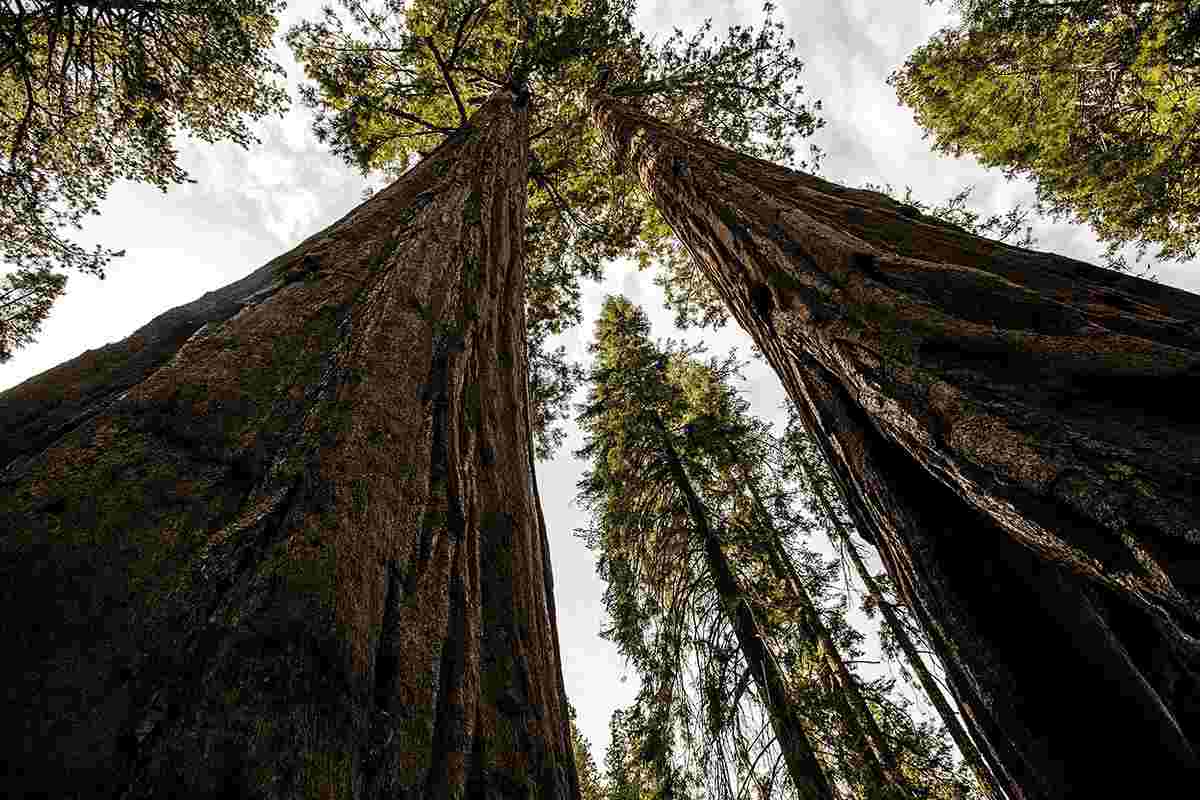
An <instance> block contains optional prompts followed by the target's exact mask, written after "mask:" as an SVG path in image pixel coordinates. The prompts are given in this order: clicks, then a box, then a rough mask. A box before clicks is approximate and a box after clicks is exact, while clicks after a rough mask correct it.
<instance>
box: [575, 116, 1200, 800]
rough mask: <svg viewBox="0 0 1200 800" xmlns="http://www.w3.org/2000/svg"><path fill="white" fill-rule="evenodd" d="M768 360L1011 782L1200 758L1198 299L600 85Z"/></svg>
mask: <svg viewBox="0 0 1200 800" xmlns="http://www.w3.org/2000/svg"><path fill="white" fill-rule="evenodd" d="M592 112H593V118H594V121H595V123H596V124H597V125H598V127H599V128H600V129H601V130H602V131H603V133H604V134H605V136H606V137H607V139H608V141H609V143H610V144H611V145H612V147H613V150H614V154H615V157H616V161H617V167H618V168H619V169H623V168H626V167H628V168H630V169H633V170H635V171H636V173H637V174H638V176H639V178H640V180H641V183H642V185H643V187H644V188H645V190H646V191H647V192H648V193H649V194H650V195H651V196H652V198H653V200H654V202H655V204H656V205H657V207H658V208H659V210H660V211H661V212H662V214H663V216H664V217H665V218H666V220H667V221H668V222H669V223H670V225H671V226H672V228H673V229H674V231H675V233H676V234H677V235H678V236H679V238H680V239H681V240H682V241H683V242H684V244H685V245H686V246H687V247H688V248H689V250H690V252H691V254H692V256H693V257H694V258H695V260H696V262H697V263H698V265H699V266H700V268H701V269H702V270H704V272H705V274H706V275H707V276H708V278H709V279H710V280H711V281H712V283H713V285H714V286H715V287H716V289H717V291H718V292H719V293H720V294H721V296H722V298H723V299H724V301H725V303H726V304H727V305H728V307H729V309H730V310H731V312H732V313H733V315H734V316H735V317H736V318H737V320H738V321H739V323H740V324H741V325H742V327H743V328H744V329H745V330H746V331H747V332H749V333H750V335H751V336H752V337H753V338H754V340H755V342H756V343H757V344H758V346H759V347H760V348H761V349H762V351H763V353H764V354H765V355H766V357H767V359H768V361H769V362H770V363H771V365H772V367H773V368H774V369H775V371H776V372H777V374H778V375H779V377H780V378H781V380H782V381H783V384H784V386H785V388H786V390H787V392H788V394H789V395H790V397H791V399H792V401H793V402H794V403H795V404H796V406H797V409H798V411H799V413H800V415H801V417H802V419H803V420H804V422H805V424H806V426H807V427H808V430H809V431H810V432H811V433H813V434H814V436H815V438H816V439H817V441H818V443H819V445H820V446H821V449H822V451H823V453H824V455H825V457H826V458H827V459H828V460H829V462H830V465H831V467H832V470H833V473H834V476H835V478H836V480H837V482H838V484H839V486H840V489H841V491H842V492H843V493H844V495H845V497H846V499H847V504H848V508H849V509H850V511H851V514H852V515H853V518H854V521H855V523H856V525H857V526H858V527H859V530H861V531H862V532H863V533H864V535H866V536H868V537H869V538H870V539H872V540H873V541H874V543H875V544H876V546H877V547H878V548H879V552H880V555H881V557H882V559H883V562H884V565H885V567H886V569H887V570H888V573H889V575H890V576H891V577H892V579H893V580H894V581H895V584H896V586H897V588H898V591H899V592H900V593H901V596H902V599H903V600H904V602H905V603H906V604H908V605H909V607H910V608H912V609H913V612H914V613H915V615H916V616H917V618H918V619H919V621H920V623H921V624H922V626H923V628H924V629H925V630H926V632H927V633H928V636H929V639H930V641H931V642H932V643H933V645H934V647H935V648H936V650H937V652H938V655H939V657H940V658H941V659H942V661H943V662H944V663H945V665H946V668H947V673H948V677H949V680H950V684H951V686H952V688H953V692H954V695H955V698H956V700H957V701H958V702H959V703H960V705H961V707H962V708H963V711H964V714H965V718H966V720H967V723H968V725H969V726H970V727H971V729H972V734H973V735H974V736H975V738H976V740H977V741H979V742H981V743H982V744H983V746H984V747H983V749H984V755H985V757H986V758H987V759H988V762H989V764H990V765H991V766H992V768H993V771H994V772H995V774H996V775H997V778H998V779H999V781H1000V782H1001V784H1002V785H1003V787H1004V789H1005V790H1006V791H1007V792H1008V793H1009V795H1010V796H1011V797H1012V798H1014V799H1016V798H1060V797H1100V796H1118V795H1122V794H1125V795H1129V796H1136V795H1138V794H1142V793H1144V790H1145V787H1146V784H1147V783H1154V784H1155V785H1164V786H1169V785H1174V782H1175V781H1176V780H1178V781H1183V782H1184V783H1181V784H1180V785H1188V783H1187V782H1189V781H1190V782H1193V783H1194V781H1195V780H1196V778H1197V773H1198V772H1200V770H1198V767H1197V755H1196V753H1197V748H1198V747H1200V703H1198V702H1197V698H1198V697H1200V646H1198V642H1197V637H1198V636H1200V611H1198V603H1197V601H1198V594H1200V424H1198V423H1197V421H1196V417H1195V414H1194V411H1193V408H1192V406H1193V404H1194V402H1195V397H1196V395H1197V393H1198V392H1200V328H1198V320H1200V297H1198V296H1196V295H1193V294H1189V293H1187V292H1183V291H1180V290H1177V289H1172V288H1170V287H1167V286H1162V285H1158V284H1154V283H1151V282H1148V281H1144V280H1140V279H1137V278H1133V277H1129V276H1124V275H1119V274H1116V273H1113V272H1109V271H1105V270H1102V269H1099V268H1097V267H1093V266H1091V265H1088V264H1084V263H1081V262H1078V261H1074V260H1072V259H1068V258H1062V257H1059V256H1055V255H1051V254H1046V253H1036V252H1032V251H1029V250H1023V249H1020V248H1015V247H1009V246H1006V245H1003V244H1000V243H997V242H994V241H990V240H986V239H981V238H978V237H974V236H971V235H969V234H967V233H965V232H964V231H962V230H961V229H959V228H956V227H954V226H951V225H946V224H942V223H938V222H936V221H934V220H932V219H929V218H925V217H922V216H921V215H920V214H918V213H917V212H916V211H915V209H910V208H907V207H905V206H902V205H901V204H898V203H896V202H894V201H891V200H889V199H888V198H886V197H884V196H883V195H880V194H877V193H874V192H869V191H860V190H852V189H846V188H843V187H840V186H836V185H834V184H830V183H828V182H826V181H822V180H819V179H817V178H815V177H812V176H809V175H805V174H802V173H798V172H794V171H791V170H788V169H785V168H782V167H779V166H776V165H773V164H769V163H766V162H763V161H759V160H757V159H753V158H748V157H744V156H740V155H738V154H737V153H734V152H732V151H730V150H728V149H725V148H722V147H718V146H714V145H712V144H710V143H706V142H704V141H701V140H698V139H696V138H693V137H688V136H685V135H681V134H680V133H679V132H677V131H675V130H672V129H671V128H670V127H668V126H666V125H663V124H662V123H659V122H657V121H656V120H653V119H651V118H649V117H647V116H645V115H644V114H642V113H640V112H638V111H636V110H635V109H632V108H630V107H629V106H626V105H623V104H621V103H618V102H615V101H613V100H612V99H611V98H606V97H600V96H597V97H593V98H592Z"/></svg>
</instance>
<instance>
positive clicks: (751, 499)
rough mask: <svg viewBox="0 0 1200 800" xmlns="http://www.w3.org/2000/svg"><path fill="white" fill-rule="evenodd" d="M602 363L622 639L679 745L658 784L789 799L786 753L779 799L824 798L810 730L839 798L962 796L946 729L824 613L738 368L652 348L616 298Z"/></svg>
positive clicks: (591, 499)
mask: <svg viewBox="0 0 1200 800" xmlns="http://www.w3.org/2000/svg"><path fill="white" fill-rule="evenodd" d="M592 351H593V352H594V353H595V354H596V357H597V359H596V363H595V365H594V367H593V369H592V372H591V377H592V379H593V387H592V390H591V393H590V394H589V398H588V404H587V405H586V406H585V407H584V410H583V413H582V414H581V417H580V424H581V426H582V427H583V429H584V430H585V432H586V434H587V440H586V446H585V448H584V450H583V451H581V453H582V454H585V455H587V456H588V457H589V458H590V459H591V469H590V470H589V472H588V473H587V474H586V476H585V478H584V480H583V481H582V482H581V484H580V487H581V490H582V492H581V498H582V500H583V502H584V504H585V505H586V506H587V507H588V508H589V509H590V510H592V511H593V512H594V513H595V517H594V524H593V525H592V527H591V528H589V529H588V531H587V534H588V542H589V545H590V546H592V547H593V548H594V549H595V550H596V552H597V554H598V556H599V567H600V570H601V574H602V576H603V577H604V578H605V580H606V581H607V584H608V585H607V589H606V592H605V602H606V605H607V607H608V609H609V613H610V618H611V619H612V625H611V627H610V628H609V629H608V630H607V631H606V635H608V636H610V637H611V638H612V639H613V640H614V641H615V642H616V643H617V644H618V646H619V647H620V648H621V650H622V652H623V653H624V654H625V655H626V656H627V657H628V658H629V660H630V663H631V664H632V665H633V666H634V667H635V669H636V670H637V671H638V673H639V675H640V676H641V678H642V682H643V683H642V692H641V693H640V694H639V696H638V701H637V704H636V705H635V706H634V707H633V708H632V709H631V710H630V711H631V713H635V715H636V718H637V719H640V720H647V721H650V722H653V721H655V720H662V722H661V723H660V724H659V725H658V726H657V728H655V727H654V726H653V725H652V726H651V728H652V729H653V730H656V731H657V732H656V733H655V736H656V737H657V739H658V740H659V741H661V742H666V743H669V742H671V741H676V740H677V741H678V742H679V743H680V751H681V752H679V753H677V754H676V755H677V756H678V758H676V759H672V758H671V757H670V754H669V753H668V754H667V756H668V757H667V759H666V764H665V765H664V768H663V769H661V770H658V772H659V773H660V774H663V775H674V774H676V773H679V771H680V759H682V763H691V764H694V765H695V769H693V770H691V772H694V773H695V774H697V775H698V776H700V778H701V781H702V783H707V786H708V788H709V791H710V794H711V793H717V794H718V795H719V794H721V793H723V792H726V791H735V789H734V787H732V786H728V785H726V781H727V780H728V776H730V775H735V776H736V777H737V780H738V787H737V789H736V791H744V790H745V789H746V788H747V787H755V786H757V787H759V788H761V787H763V786H775V785H776V780H775V777H774V773H775V771H776V769H777V768H778V766H777V765H776V762H777V760H778V759H779V758H780V756H781V755H782V756H783V762H782V763H786V765H787V771H786V773H785V774H790V775H791V776H792V778H791V780H790V781H787V780H785V781H783V782H782V784H780V785H778V786H777V788H778V790H779V791H785V790H786V791H787V792H791V791H795V792H796V794H797V795H799V796H801V797H803V796H811V794H806V792H807V793H811V792H813V791H814V787H813V786H812V784H809V785H805V783H804V781H803V775H802V777H801V780H797V779H796V778H795V775H796V772H797V770H796V767H797V763H796V759H797V754H796V753H791V754H789V753H788V752H787V749H786V748H787V747H789V746H792V747H794V746H795V745H794V744H791V743H789V742H788V739H787V737H789V736H796V735H800V736H803V737H804V739H806V740H808V741H810V742H811V743H812V744H811V745H810V746H811V748H812V750H813V753H814V756H815V759H816V765H817V767H818V768H819V769H820V770H821V772H822V774H825V775H827V776H828V782H829V783H830V785H831V786H834V787H839V786H840V787H850V788H851V790H852V792H853V793H855V794H857V795H861V796H863V797H915V796H919V795H924V794H926V793H934V794H930V795H928V796H934V795H935V794H936V796H939V797H940V796H943V795H942V794H938V793H939V792H942V793H944V792H946V791H949V790H950V789H951V788H952V787H953V786H954V785H957V783H956V781H955V779H954V777H953V774H952V773H953V769H952V766H951V764H950V761H949V760H948V753H949V751H948V749H947V747H946V745H945V743H944V742H943V741H942V740H941V737H940V734H939V733H938V732H937V731H936V730H933V729H923V728H922V727H921V726H920V725H918V724H916V723H914V722H913V721H911V719H910V718H909V715H908V714H907V712H906V711H905V710H904V709H903V708H902V707H901V705H900V704H898V703H897V702H895V701H894V700H893V699H891V697H890V696H889V688H888V687H887V686H886V685H885V684H882V683H872V682H864V681H862V680H861V679H860V678H858V677H857V676H856V675H855V674H854V673H853V671H852V669H851V668H850V665H849V660H850V659H854V658H857V657H859V656H860V655H861V654H860V652H859V650H858V642H859V641H861V639H862V636H861V635H860V634H858V633H857V632H856V631H854V630H853V629H852V628H851V627H850V626H849V625H848V624H847V622H846V621H845V619H844V617H842V615H841V613H840V612H839V611H837V610H836V609H832V608H829V607H825V606H823V605H822V604H821V599H822V598H824V597H825V596H826V594H827V592H829V591H830V587H831V580H832V577H833V572H832V571H831V570H830V567H829V566H828V565H827V564H825V563H824V562H823V560H822V559H821V558H820V557H819V556H817V555H816V554H815V553H813V552H811V551H809V550H808V549H806V548H805V547H804V546H803V544H802V542H800V541H799V540H798V538H796V537H795V536H791V535H788V534H791V533H797V532H806V531H808V530H810V529H811V524H810V523H808V522H807V521H806V520H805V519H804V518H803V516H801V515H799V514H798V513H797V512H796V511H795V510H794V509H793V506H794V501H795V495H796V492H795V488H794V487H793V486H789V485H788V483H787V482H786V481H785V480H783V476H784V474H785V470H784V467H785V463H784V451H783V449H782V447H781V444H780V442H778V441H777V440H776V439H775V438H774V437H773V436H772V435H771V433H770V429H769V426H767V425H765V424H764V423H762V422H760V421H758V420H756V419H754V418H753V417H752V416H750V415H749V413H748V406H747V404H746V402H745V401H744V400H742V399H741V398H740V397H738V396H737V393H736V392H735V391H734V390H733V389H732V387H731V386H730V384H729V380H730V379H731V377H732V376H733V374H734V370H735V368H736V362H733V361H731V360H725V361H709V362H708V363H704V362H701V361H698V360H696V359H695V358H693V351H689V350H687V349H679V348H677V347H675V346H672V345H670V344H668V345H666V346H663V345H659V344H654V343H652V342H651V341H650V340H649V338H648V327H647V324H646V320H645V317H644V315H643V314H642V312H641V311H640V309H638V308H637V307H636V306H632V305H631V304H630V303H629V302H628V301H627V300H625V299H624V298H617V297H610V298H609V299H608V301H606V303H605V305H604V307H603V310H602V311H601V317H600V320H599V322H598V323H597V330H596V340H595V342H594V344H593V346H592ZM789 723H794V724H796V725H797V729H795V730H793V729H791V728H789V727H788V725H789ZM648 738H649V737H648ZM772 742H774V744H772ZM780 748H782V750H781V749H780ZM666 749H668V748H666V747H657V748H653V754H654V756H655V758H656V759H657V758H658V757H659V755H660V753H661V752H662V751H663V750H666ZM647 760H648V761H651V759H647ZM659 780H660V781H662V780H663V778H660V779H659ZM818 785H819V784H818ZM785 787H786V788H785ZM946 796H949V795H946Z"/></svg>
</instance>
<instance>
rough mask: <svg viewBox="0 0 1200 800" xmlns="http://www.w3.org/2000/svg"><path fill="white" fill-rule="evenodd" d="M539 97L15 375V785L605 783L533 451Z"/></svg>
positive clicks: (97, 793)
mask: <svg viewBox="0 0 1200 800" xmlns="http://www.w3.org/2000/svg"><path fill="white" fill-rule="evenodd" d="M527 139H528V115H527V111H526V109H525V103H524V102H523V100H522V99H520V98H519V97H518V96H516V95H514V94H513V93H511V92H508V91H502V92H499V93H497V94H496V95H495V96H493V98H492V99H491V100H489V101H488V103H486V104H485V105H484V106H483V107H481V108H480V110H479V111H478V112H477V114H476V115H475V117H474V118H473V119H472V121H471V123H470V125H469V126H468V127H467V128H465V129H464V131H461V132H459V133H458V134H456V135H454V136H452V137H450V139H448V140H447V142H446V143H444V144H443V145H442V146H441V147H440V148H439V149H438V150H436V151H435V152H434V153H432V154H431V155H430V156H429V157H428V158H426V159H425V160H424V161H423V162H422V163H421V164H420V165H418V166H416V167H415V168H413V169H412V170H410V171H409V172H408V173H407V174H405V175H404V176H403V177H402V178H401V179H400V180H399V181H397V182H396V183H395V184H393V185H392V186H391V187H389V188H388V189H386V190H384V191H382V192H380V193H379V194H377V195H376V196H375V197H373V198H372V199H370V200H368V201H367V202H366V203H364V204H362V205H361V206H359V207H358V208H357V209H355V210H354V211H352V212H351V213H350V214H349V215H347V216H346V217H345V218H343V219H342V220H341V221H339V222H337V223H335V224H334V225H332V226H330V227H329V228H327V229H325V230H324V231H322V232H321V233H319V234H317V235H315V236H313V237H311V238H310V239H308V240H307V241H305V242H304V243H302V244H301V245H300V246H298V247H297V248H296V249H294V250H292V251H291V252H289V253H287V254H285V255H283V256H281V257H280V258H277V259H275V260H274V261H272V262H271V263H269V264H267V265H266V266H264V267H263V268H262V269H260V270H258V271H256V272H255V273H253V274H252V275H250V276H248V277H247V278H245V279H243V280H241V281H238V282H237V283H234V284H232V285H230V286H228V287H226V288H225V289H222V290H219V291H217V292H213V293H210V294H208V295H205V296H204V297H202V298H201V299H200V300H197V301H196V302H194V303H191V304H189V305H187V306H183V307H181V308H177V309H175V310H173V311H170V312H167V313H166V314H164V315H162V316H161V317H159V318H158V319H156V320H154V321H153V322H151V323H150V324H149V325H147V326H146V327H144V328H143V329H141V330H140V331H138V332H137V333H135V334H134V335H133V336H130V337H129V338H128V339H126V340H124V341H122V342H120V343H117V344H115V345H109V346H107V347H104V348H102V349H100V350H98V351H89V352H88V353H85V354H84V355H82V356H80V357H79V358H77V359H74V360H73V361H70V362H67V363H66V364H63V365H61V366H59V367H56V368H54V369H52V370H49V371H48V372H45V373H43V374H42V375H39V376H37V377H35V378H33V379H31V380H29V381H27V382H25V383H24V384H21V385H20V386H18V387H15V388H13V389H11V390H9V391H7V392H5V393H4V394H3V395H0V419H2V420H3V439H2V446H3V455H2V459H3V461H2V462H0V463H2V464H3V465H6V466H5V468H4V472H3V474H2V483H0V531H3V534H2V538H0V548H2V550H0V593H2V598H3V609H4V611H3V615H4V628H5V630H6V631H7V639H6V641H7V645H8V647H7V648H6V649H7V653H6V656H5V658H3V659H0V684H2V685H3V686H4V687H5V695H4V701H3V707H2V708H0V729H2V730H3V731H4V733H5V736H4V739H5V742H6V747H7V748H8V750H7V756H8V757H7V758H6V759H5V761H6V763H7V765H8V775H7V776H5V780H4V786H5V789H6V790H8V791H9V792H10V794H11V795H12V796H24V795H25V794H33V793H36V794H38V795H39V796H42V795H45V796H55V797H101V796H104V797H108V796H111V797H122V798H150V797H216V796H221V797H261V798H292V797H345V798H367V797H371V798H374V797H389V798H390V797H404V798H449V797H463V796H467V797H483V796H487V797H517V796H520V797H525V796H528V794H529V793H530V792H535V793H539V795H540V796H543V797H551V798H575V797H578V786H577V779H576V777H575V767H574V760H573V758H572V754H571V753H572V751H571V740H570V730H569V725H568V723H569V720H568V717H567V705H566V698H565V695H564V692H563V684H562V676H561V668H560V665H559V650H558V641H557V631H556V628H555V618H554V605H553V591H552V585H551V579H550V562H549V553H548V544H547V538H546V531H545V526H544V523H543V521H542V519H541V512H540V508H539V506H538V504H537V501H536V496H535V491H536V489H535V487H534V484H533V475H532V471H531V463H530V437H529V432H530V412H529V407H528V399H527V389H526V376H527V369H528V364H527V356H526V350H525V324H524V305H523V303H524V281H525V274H524V265H523V262H522V234H523V229H524V213H525V185H526V169H527V159H528V145H527Z"/></svg>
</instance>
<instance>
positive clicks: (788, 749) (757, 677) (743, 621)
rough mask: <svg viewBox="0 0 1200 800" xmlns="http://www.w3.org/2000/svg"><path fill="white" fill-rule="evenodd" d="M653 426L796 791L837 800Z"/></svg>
mask: <svg viewBox="0 0 1200 800" xmlns="http://www.w3.org/2000/svg"><path fill="white" fill-rule="evenodd" d="M654 422H655V426H656V427H657V428H658V431H659V434H660V440H661V442H662V447H663V452H664V454H665V455H666V461H667V466H668V468H669V469H670V471H671V477H672V479H673V480H674V482H675V485H676V487H677V488H678V489H679V492H680V493H681V494H682V495H683V496H684V498H685V500H686V502H687V507H688V516H689V517H690V518H691V521H692V524H693V525H694V526H695V527H696V533H697V534H698V535H699V537H700V540H701V542H702V543H703V546H704V562H705V566H706V567H707V568H708V572H709V574H710V575H711V576H712V581H713V585H714V586H715V587H716V589H717V595H718V596H719V597H720V598H721V610H722V611H723V612H724V613H725V614H726V615H727V616H728V619H729V624H730V627H731V628H733V632H734V635H735V636H736V637H737V642H738V647H739V648H740V649H741V651H742V656H743V657H744V658H745V659H746V668H747V669H748V671H749V672H750V674H751V676H752V677H753V679H754V685H755V686H756V687H757V689H758V695H759V697H760V698H762V703H763V706H764V707H765V708H766V709H767V716H768V717H769V718H770V720H771V730H772V731H773V732H774V733H775V740H776V741H777V742H778V743H779V749H780V750H781V751H782V753H783V760H784V763H785V764H786V766H787V771H788V775H789V776H790V777H791V779H792V786H793V788H795V790H796V794H797V796H799V797H800V798H802V800H834V797H835V795H834V793H833V788H832V786H831V785H830V783H829V779H828V777H826V775H825V771H824V769H822V768H821V764H820V762H819V761H817V756H816V753H815V751H814V750H813V746H812V742H811V741H810V740H809V736H808V732H807V731H806V730H805V728H804V722H803V720H801V718H800V715H799V714H798V713H797V712H796V709H795V707H794V705H793V703H792V702H791V700H790V694H789V692H788V689H787V683H786V681H785V680H784V677H783V673H782V671H781V670H780V669H779V664H778V663H777V662H776V661H775V657H774V655H772V654H771V651H770V649H769V648H768V646H767V641H766V638H765V637H764V636H763V633H762V629H761V628H760V627H759V625H758V622H757V621H756V620H755V617H754V612H753V609H752V608H751V606H750V602H749V600H748V599H747V597H746V594H745V593H744V592H743V591H742V590H741V588H740V587H739V586H738V582H737V577H736V576H735V575H734V574H733V568H732V566H731V565H730V563H729V557H728V556H727V555H726V554H725V549H724V548H723V547H722V546H721V542H720V540H719V539H718V538H717V532H716V531H715V530H713V528H712V526H711V525H710V524H709V522H708V512H707V510H706V509H705V508H704V504H703V503H702V502H700V498H699V496H698V495H697V494H696V491H695V489H694V488H693V487H692V483H691V480H690V479H689V478H688V475H687V472H686V470H684V467H683V462H682V461H681V460H680V458H679V454H678V453H677V452H676V450H675V446H674V445H673V444H671V438H670V434H669V433H668V432H667V430H666V426H664V425H663V422H662V420H661V419H659V418H658V417H655V419H654Z"/></svg>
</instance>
